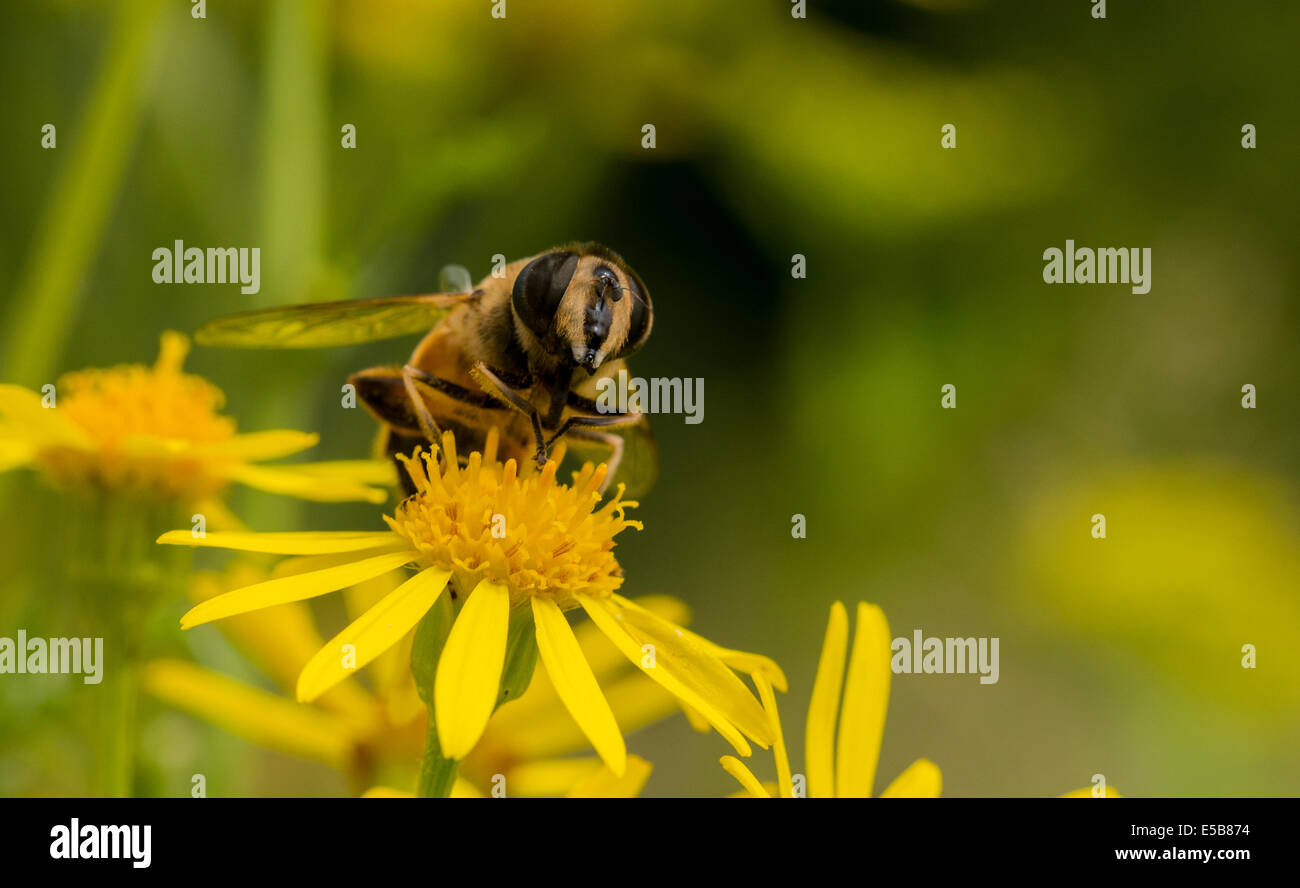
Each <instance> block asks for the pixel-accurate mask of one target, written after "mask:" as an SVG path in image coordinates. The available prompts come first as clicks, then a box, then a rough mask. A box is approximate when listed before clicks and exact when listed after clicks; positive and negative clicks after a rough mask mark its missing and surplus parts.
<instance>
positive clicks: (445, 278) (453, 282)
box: [438, 265, 474, 293]
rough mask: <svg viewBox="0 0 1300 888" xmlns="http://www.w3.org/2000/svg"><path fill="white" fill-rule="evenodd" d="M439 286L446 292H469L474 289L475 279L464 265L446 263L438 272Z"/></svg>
mask: <svg viewBox="0 0 1300 888" xmlns="http://www.w3.org/2000/svg"><path fill="white" fill-rule="evenodd" d="M438 286H439V287H440V288H442V292H444V293H468V292H469V291H470V290H473V289H474V279H473V278H472V277H470V276H469V269H468V268H466V267H465V266H463V265H444V266H443V267H442V271H441V272H440V273H439V274H438Z"/></svg>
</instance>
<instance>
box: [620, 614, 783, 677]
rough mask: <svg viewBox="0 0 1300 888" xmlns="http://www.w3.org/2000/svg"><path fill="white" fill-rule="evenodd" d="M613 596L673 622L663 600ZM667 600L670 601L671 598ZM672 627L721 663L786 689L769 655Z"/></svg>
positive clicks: (777, 667)
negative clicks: (760, 674)
mask: <svg viewBox="0 0 1300 888" xmlns="http://www.w3.org/2000/svg"><path fill="white" fill-rule="evenodd" d="M614 598H615V600H617V601H618V602H619V603H620V604H622V605H623V606H624V607H627V608H629V609H633V610H639V611H641V612H648V613H650V614H651V615H652V616H654V617H657V618H658V619H659V620H661V621H664V622H667V623H672V622H673V620H672V619H671V618H670V617H669V616H667V614H666V613H664V612H663V610H664V608H665V604H664V603H663V602H658V601H656V602H654V603H653V605H654V606H647V604H648V602H649V601H650V599H638V600H636V601H633V600H631V599H628V598H624V597H623V596H621V595H615V596H614ZM669 600H670V601H671V600H672V599H669ZM673 629H674V630H676V631H678V632H681V633H682V634H683V635H686V636H688V637H689V638H690V639H691V640H692V641H694V642H696V643H698V644H699V645H700V646H701V647H702V648H704V650H706V651H708V652H709V653H711V654H713V656H715V657H717V658H718V659H719V660H721V661H722V662H723V663H726V664H727V665H728V666H730V667H731V668H732V669H735V670H738V671H740V672H744V673H747V674H749V675H757V674H759V673H762V674H763V675H766V676H767V677H768V679H769V680H770V681H771V682H772V684H773V685H774V686H775V687H776V688H778V689H779V690H781V691H783V692H784V691H785V690H786V689H787V683H786V678H785V673H784V672H782V671H781V667H780V666H778V665H776V661H775V660H773V659H772V658H771V657H764V656H762V655H761V654H750V653H746V652H745V651H735V650H732V649H730V648H725V647H722V646H721V645H719V644H714V643H713V642H712V641H709V640H708V639H707V638H705V637H703V636H701V635H697V634H695V633H694V632H691V631H690V630H689V629H683V628H681V627H680V626H674V627H673Z"/></svg>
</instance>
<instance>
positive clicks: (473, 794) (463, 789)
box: [451, 776, 487, 799]
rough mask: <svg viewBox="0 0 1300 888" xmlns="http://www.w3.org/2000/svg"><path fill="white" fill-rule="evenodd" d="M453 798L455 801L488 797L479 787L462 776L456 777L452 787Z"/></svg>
mask: <svg viewBox="0 0 1300 888" xmlns="http://www.w3.org/2000/svg"><path fill="white" fill-rule="evenodd" d="M451 797H452V798H453V799H485V798H487V796H486V795H485V794H484V793H483V792H482V791H481V790H480V789H479V788H478V787H477V786H475V785H474V784H473V783H470V782H469V781H468V780H466V779H465V778H464V777H460V776H457V777H456V782H455V783H453V784H452V786H451Z"/></svg>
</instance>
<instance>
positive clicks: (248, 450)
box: [189, 429, 320, 462]
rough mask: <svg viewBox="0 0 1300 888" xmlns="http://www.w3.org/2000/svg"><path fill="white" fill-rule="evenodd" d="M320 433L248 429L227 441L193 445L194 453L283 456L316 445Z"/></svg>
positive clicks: (248, 458)
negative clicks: (251, 430)
mask: <svg viewBox="0 0 1300 888" xmlns="http://www.w3.org/2000/svg"><path fill="white" fill-rule="evenodd" d="M318 441H320V435H314V434H311V433H310V432H298V431H294V430H292V429H269V430H267V431H263V432H248V433H245V434H240V435H234V436H232V437H230V438H226V439H225V440H224V441H211V442H205V443H202V444H192V445H190V447H189V450H190V452H192V453H195V454H201V455H203V456H208V457H221V458H224V459H236V460H241V461H244V462H256V461H258V460H264V459H279V458H280V457H282V456H288V455H290V454H292V453H298V452H300V451H303V450H306V449H308V448H309V447H315V446H316V443H317V442H318Z"/></svg>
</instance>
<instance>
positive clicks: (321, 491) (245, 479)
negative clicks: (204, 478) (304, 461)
mask: <svg viewBox="0 0 1300 888" xmlns="http://www.w3.org/2000/svg"><path fill="white" fill-rule="evenodd" d="M222 472H223V474H224V475H225V476H226V477H227V478H229V479H231V480H232V481H238V482H239V483H240V484H246V485H248V486H249V487H254V488H256V489H258V490H265V491H266V492H267V493H274V494H279V495H280V496H296V497H298V498H299V499H305V500H312V501H314V502H319V503H340V502H352V501H359V502H366V503H382V502H384V501H385V500H387V499H388V491H387V490H382V489H380V488H378V487H367V486H366V485H364V484H358V483H356V482H355V481H352V480H350V479H346V478H330V477H325V476H320V475H313V474H311V473H310V472H302V471H298V470H297V469H295V468H294V467H293V466H254V465H249V464H248V463H234V464H232V465H229V466H226V467H225V468H224V469H222Z"/></svg>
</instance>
